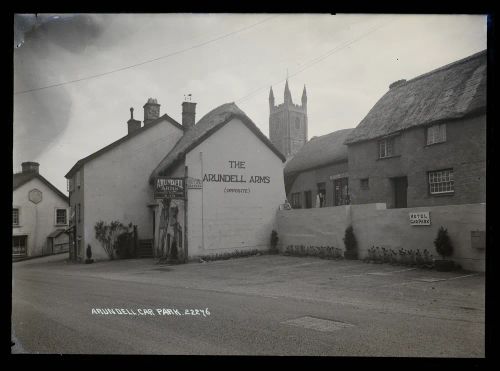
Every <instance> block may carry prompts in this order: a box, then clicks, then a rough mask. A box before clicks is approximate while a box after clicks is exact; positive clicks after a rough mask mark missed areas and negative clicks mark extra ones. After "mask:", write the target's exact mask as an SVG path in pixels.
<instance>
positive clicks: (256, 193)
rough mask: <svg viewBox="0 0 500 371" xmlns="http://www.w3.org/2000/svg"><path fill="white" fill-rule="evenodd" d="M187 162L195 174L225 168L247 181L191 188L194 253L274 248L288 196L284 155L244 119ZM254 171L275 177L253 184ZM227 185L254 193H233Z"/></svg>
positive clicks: (190, 231) (223, 171) (190, 227)
mask: <svg viewBox="0 0 500 371" xmlns="http://www.w3.org/2000/svg"><path fill="white" fill-rule="evenodd" d="M200 152H202V153H203V155H202V157H203V160H201V156H200ZM230 160H234V161H244V162H245V169H239V168H231V167H230V164H229V161H230ZM185 164H186V166H187V167H188V176H189V177H193V178H198V179H203V176H204V175H205V174H211V173H214V174H219V173H220V174H235V175H237V176H238V177H239V176H243V177H244V179H245V180H246V183H234V182H220V183H217V182H207V181H205V182H203V190H201V189H189V190H188V215H187V218H188V231H187V233H188V256H189V257H193V256H200V255H210V254H215V253H224V252H230V251H234V250H252V249H260V250H264V249H268V248H269V241H270V236H271V231H272V229H273V228H274V229H275V222H276V211H277V210H278V208H279V205H280V204H282V203H283V202H284V201H285V189H284V182H283V166H284V164H283V162H282V161H281V159H280V158H279V157H277V156H276V154H275V153H274V152H272V151H271V149H269V147H267V146H266V145H265V144H264V143H263V142H262V141H261V140H260V139H258V138H257V137H256V136H255V134H254V133H253V132H252V131H250V129H248V128H247V127H246V126H245V125H244V124H243V123H242V122H241V121H240V120H238V119H233V120H232V121H230V122H229V123H227V124H226V125H225V126H223V127H222V128H221V129H219V130H217V131H216V132H215V133H214V134H212V135H211V136H210V137H208V138H207V139H206V140H205V141H203V142H202V143H201V144H200V145H198V146H197V147H196V148H194V149H193V150H191V151H190V152H189V153H188V154H187V155H186V161H185ZM202 166H203V169H202ZM254 175H258V176H269V177H270V182H269V183H266V184H262V183H261V184H258V183H249V181H250V177H251V176H254ZM227 189H248V190H249V191H250V193H228V192H225V190H227Z"/></svg>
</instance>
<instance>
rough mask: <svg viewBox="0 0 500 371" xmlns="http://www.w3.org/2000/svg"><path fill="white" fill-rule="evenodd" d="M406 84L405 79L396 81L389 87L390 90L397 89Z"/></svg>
mask: <svg viewBox="0 0 500 371" xmlns="http://www.w3.org/2000/svg"><path fill="white" fill-rule="evenodd" d="M404 84H406V80H405V79H402V80H398V81H394V82H393V83H392V84H391V85H389V89H393V88H397V87H399V86H402V85H404Z"/></svg>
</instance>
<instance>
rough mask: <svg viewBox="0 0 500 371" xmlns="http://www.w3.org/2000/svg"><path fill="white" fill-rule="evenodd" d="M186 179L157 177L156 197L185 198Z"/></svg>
mask: <svg viewBox="0 0 500 371" xmlns="http://www.w3.org/2000/svg"><path fill="white" fill-rule="evenodd" d="M184 190H185V188H184V179H183V178H170V177H165V176H159V177H157V178H156V179H155V190H154V198H155V199H163V198H171V199H184Z"/></svg>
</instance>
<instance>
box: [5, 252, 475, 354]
mask: <svg viewBox="0 0 500 371" xmlns="http://www.w3.org/2000/svg"><path fill="white" fill-rule="evenodd" d="M12 284H13V291H12V307H13V308H12V324H13V339H14V342H15V343H16V345H15V346H14V347H13V348H12V353H56V354H82V353H83V354H209V355H315V356H318V355H319V356H389V357H466V358H468V357H474V358H476V357H484V355H485V344H484V333H485V322H484V316H485V315H484V311H485V298H484V297H485V283H484V274H481V273H464V272H462V273H457V272H436V271H432V270H422V269H416V268H408V267H401V266H391V265H385V264H367V263H363V262H360V261H347V260H342V261H333V260H322V259H317V258H310V257H289V256H280V255H261V256H254V257H247V258H239V259H231V260H224V261H215V262H207V263H190V264H184V265H175V266H166V265H160V264H157V263H156V261H155V260H153V259H130V260H116V261H106V262H97V263H94V264H88V265H86V264H74V263H69V262H67V261H66V256H62V255H56V256H50V257H47V258H40V259H35V260H28V261H22V262H17V263H14V264H13V282H12ZM97 309H99V310H100V312H99V311H97ZM107 309H112V310H113V312H114V314H102V313H106V310H107ZM117 309H118V311H117ZM121 309H123V311H121ZM119 313H123V314H119ZM151 313H152V314H151Z"/></svg>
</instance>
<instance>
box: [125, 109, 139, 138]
mask: <svg viewBox="0 0 500 371" xmlns="http://www.w3.org/2000/svg"><path fill="white" fill-rule="evenodd" d="M127 127H128V133H127V134H131V133H133V132H134V131H136V130H139V129H140V128H141V122H140V121H139V120H134V108H133V107H130V120H128V121H127Z"/></svg>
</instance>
